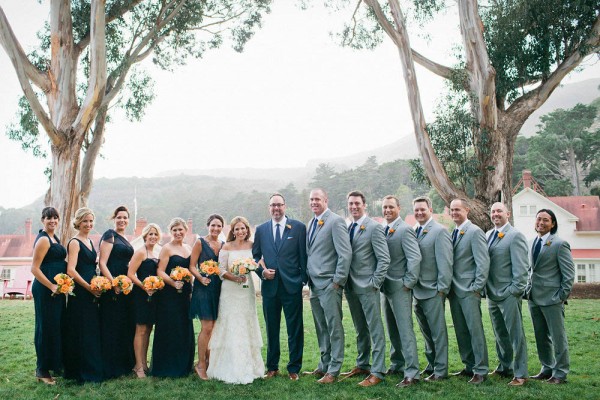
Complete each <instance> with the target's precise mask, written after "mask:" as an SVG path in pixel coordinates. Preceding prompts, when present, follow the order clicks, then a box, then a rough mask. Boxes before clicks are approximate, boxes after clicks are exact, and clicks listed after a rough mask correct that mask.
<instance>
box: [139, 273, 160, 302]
mask: <svg viewBox="0 0 600 400" xmlns="http://www.w3.org/2000/svg"><path fill="white" fill-rule="evenodd" d="M142 285H143V286H144V290H146V291H149V290H152V291H156V290H160V289H162V288H164V287H165V281H163V279H162V278H161V277H160V276H154V275H150V276H147V277H146V278H144V280H143V281H142ZM147 301H152V295H151V294H150V295H148V299H147Z"/></svg>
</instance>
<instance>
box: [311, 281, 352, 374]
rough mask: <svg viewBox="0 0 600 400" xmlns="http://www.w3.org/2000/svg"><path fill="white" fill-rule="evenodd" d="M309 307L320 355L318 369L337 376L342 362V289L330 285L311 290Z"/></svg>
mask: <svg viewBox="0 0 600 400" xmlns="http://www.w3.org/2000/svg"><path fill="white" fill-rule="evenodd" d="M310 306H311V308H312V313H313V319H314V321H315V328H316V331H317V341H318V342H319V351H320V353H321V358H320V360H319V366H318V369H319V370H320V371H322V372H326V373H329V374H331V375H333V376H338V375H339V373H340V369H341V368H342V362H344V326H343V325H342V288H338V289H334V288H333V284H330V285H329V286H328V287H327V288H325V289H322V290H311V292H310Z"/></svg>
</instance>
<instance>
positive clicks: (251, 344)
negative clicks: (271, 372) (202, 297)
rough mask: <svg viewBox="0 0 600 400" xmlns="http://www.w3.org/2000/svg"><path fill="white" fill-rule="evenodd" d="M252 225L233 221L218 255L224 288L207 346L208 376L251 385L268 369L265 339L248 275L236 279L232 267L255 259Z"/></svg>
mask: <svg viewBox="0 0 600 400" xmlns="http://www.w3.org/2000/svg"><path fill="white" fill-rule="evenodd" d="M249 238H250V225H249V223H248V220H247V219H246V218H244V217H235V218H234V219H233V220H231V224H230V230H229V234H228V235H227V243H225V245H224V246H223V248H222V249H221V251H220V253H219V268H220V273H219V275H220V276H221V279H222V280H223V286H222V287H221V297H220V299H219V312H218V315H219V317H218V318H217V321H216V322H215V327H214V329H213V334H212V336H211V339H210V343H209V345H208V347H209V349H210V360H209V365H208V369H207V371H206V373H207V375H208V377H209V378H211V379H218V380H220V381H223V382H227V383H242V384H246V383H252V381H254V380H255V379H257V378H262V376H263V374H264V372H265V365H264V363H263V359H262V355H261V347H262V338H261V334H260V328H259V326H258V317H257V316H256V294H255V291H254V284H253V282H252V278H250V276H249V275H241V276H238V275H234V274H233V273H231V272H230V270H231V265H232V264H233V263H234V262H235V261H237V260H240V259H245V258H252V242H251V241H250V240H249Z"/></svg>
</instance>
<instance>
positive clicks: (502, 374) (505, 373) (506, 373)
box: [490, 369, 513, 378]
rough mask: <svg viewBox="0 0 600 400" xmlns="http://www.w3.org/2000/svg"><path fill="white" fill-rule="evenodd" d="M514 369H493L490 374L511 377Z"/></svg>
mask: <svg viewBox="0 0 600 400" xmlns="http://www.w3.org/2000/svg"><path fill="white" fill-rule="evenodd" d="M512 374H513V372H512V371H499V370H497V369H495V370H493V371H492V372H491V373H490V375H495V376H499V377H501V378H510V377H511V376H512Z"/></svg>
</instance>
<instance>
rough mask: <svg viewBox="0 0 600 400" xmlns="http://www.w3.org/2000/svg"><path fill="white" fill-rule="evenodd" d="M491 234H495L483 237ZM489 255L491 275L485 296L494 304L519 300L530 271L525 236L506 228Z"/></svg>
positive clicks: (495, 241)
mask: <svg viewBox="0 0 600 400" xmlns="http://www.w3.org/2000/svg"><path fill="white" fill-rule="evenodd" d="M492 232H494V230H490V231H489V232H488V233H487V234H486V236H487V237H488V239H489V236H490V235H491V234H492ZM500 236H502V237H500ZM488 252H489V254H490V273H489V275H488V281H487V285H486V294H487V296H488V297H489V298H490V300H493V301H502V300H504V299H506V298H507V297H508V296H511V295H512V296H516V297H521V296H522V295H523V292H524V291H525V286H526V285H527V271H528V270H529V258H528V255H529V252H528V250H527V239H525V235H523V234H522V233H521V232H519V231H518V230H516V229H515V228H514V227H512V226H511V225H510V224H509V225H507V226H506V228H504V231H502V232H500V233H499V234H498V237H497V238H496V239H495V240H494V242H492V243H491V245H490V246H489V248H488Z"/></svg>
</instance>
